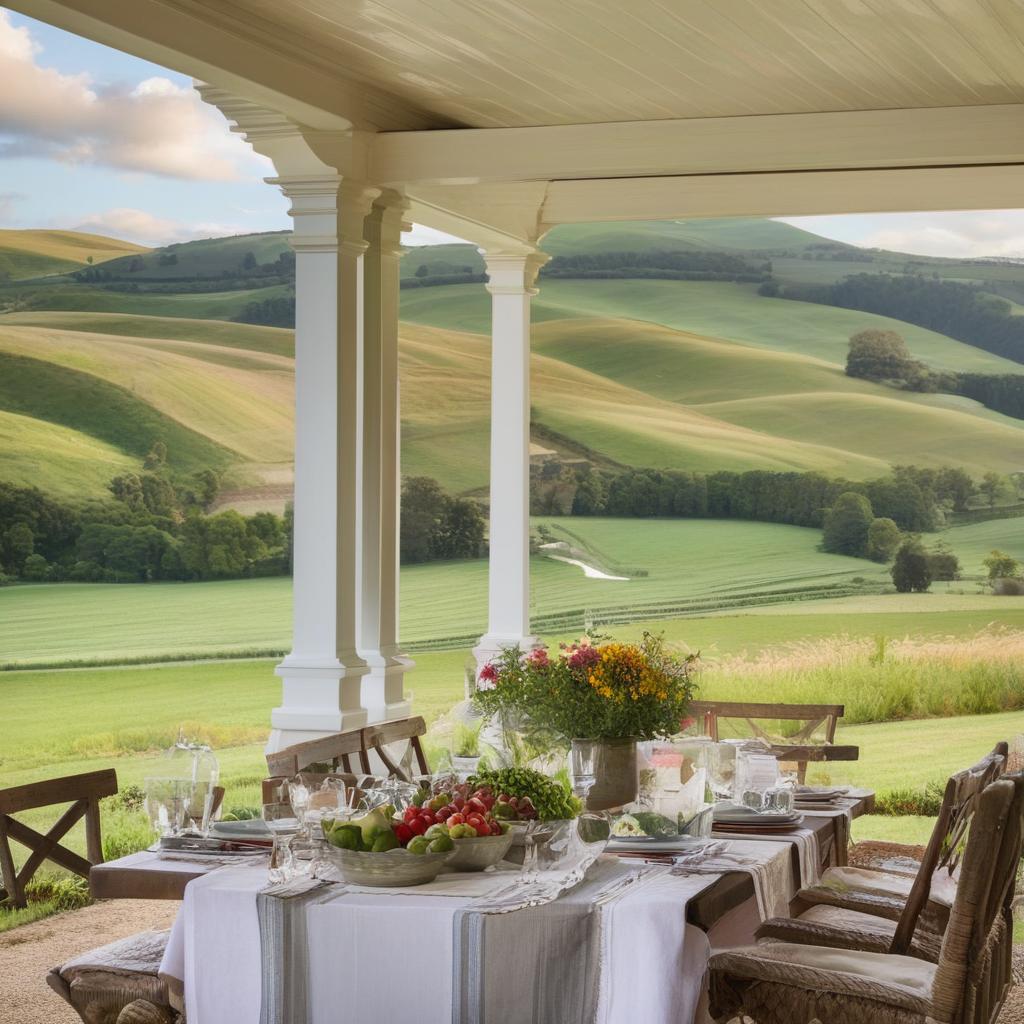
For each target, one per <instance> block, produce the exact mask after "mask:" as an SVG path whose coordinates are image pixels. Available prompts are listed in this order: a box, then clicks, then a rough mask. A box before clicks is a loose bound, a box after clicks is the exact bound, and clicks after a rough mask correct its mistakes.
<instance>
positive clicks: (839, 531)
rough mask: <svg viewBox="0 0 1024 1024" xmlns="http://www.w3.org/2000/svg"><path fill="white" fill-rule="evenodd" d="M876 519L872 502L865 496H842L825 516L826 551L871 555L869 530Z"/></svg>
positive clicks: (824, 545) (824, 542)
mask: <svg viewBox="0 0 1024 1024" xmlns="http://www.w3.org/2000/svg"><path fill="white" fill-rule="evenodd" d="M874 518H875V517H874V514H873V513H872V511H871V502H870V501H868V499H867V498H865V497H864V495H863V494H857V493H856V492H855V491H846V492H844V493H843V494H840V495H839V497H838V498H836V503H835V504H834V505H833V506H832V508H830V509H829V510H828V512H826V513H825V533H824V537H823V547H824V548H825V550H826V551H831V552H833V553H834V554H838V555H853V556H854V557H855V558H860V557H862V556H863V555H864V553H865V552H866V551H867V546H868V530H870V529H871V522H872V520H873V519H874Z"/></svg>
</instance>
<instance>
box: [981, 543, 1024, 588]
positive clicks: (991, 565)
mask: <svg viewBox="0 0 1024 1024" xmlns="http://www.w3.org/2000/svg"><path fill="white" fill-rule="evenodd" d="M982 565H984V566H985V568H986V569H988V578H989V579H990V580H1002V579H1013V577H1014V576H1019V575H1020V562H1018V561H1017V559H1016V558H1014V557H1013V556H1012V555H1008V554H1007V553H1006V552H1005V551H1000V550H999V549H998V548H993V549H992V551H990V552H989V555H988V558H986V559H985V560H984V562H982Z"/></svg>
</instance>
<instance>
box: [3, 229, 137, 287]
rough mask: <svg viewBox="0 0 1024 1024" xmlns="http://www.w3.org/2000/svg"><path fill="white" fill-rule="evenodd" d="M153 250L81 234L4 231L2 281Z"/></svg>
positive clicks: (65, 269) (60, 271) (68, 269)
mask: <svg viewBox="0 0 1024 1024" xmlns="http://www.w3.org/2000/svg"><path fill="white" fill-rule="evenodd" d="M148 251H149V250H148V249H146V248H145V246H142V245H135V243H134V242H124V241H122V240H121V239H119V238H107V237H106V236H104V235H90V234H85V233H84V232H80V231H42V230H31V231H16V230H12V229H9V228H4V229H0V281H2V280H4V279H5V278H8V279H10V280H12V281H17V280H21V279H23V278H30V277H40V276H42V275H44V274H66V273H68V272H69V271H72V270H80V269H81V268H82V267H85V266H88V265H89V264H90V263H105V262H107V261H108V260H113V259H116V258H117V257H119V256H124V255H125V254H126V253H145V252H148Z"/></svg>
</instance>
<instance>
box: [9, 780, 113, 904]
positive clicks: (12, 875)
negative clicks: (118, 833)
mask: <svg viewBox="0 0 1024 1024" xmlns="http://www.w3.org/2000/svg"><path fill="white" fill-rule="evenodd" d="M116 792H117V772H115V771H114V769H113V768H107V769H104V770H103V771H98V772H86V773H85V774H83V775H67V776H64V777H63V778H60V779H48V780H47V781H46V782H30V783H28V784H27V785H24V786H13V787H12V788H10V789H0V879H2V881H3V889H2V890H0V903H4V902H6V903H7V904H8V905H10V906H14V907H24V906H26V898H25V889H26V887H27V886H28V883H29V882H30V881H31V879H32V876H33V875H34V874H35V873H36V871H37V870H38V869H39V867H40V865H42V863H43V862H44V861H47V860H51V861H53V862H54V863H55V864H59V865H60V866H61V867H63V868H67V869H68V870H69V871H73V872H74V873H75V874H76V875H81V876H82V877H83V878H86V879H87V878H88V877H89V870H90V868H92V866H93V865H94V864H100V863H102V862H103V844H102V842H101V840H100V800H102V799H103V797H105V796H113V795H114V794H115V793H116ZM66 803H70V804H71V806H70V807H69V808H68V809H67V810H66V811H65V812H64V813H63V814H62V815H61V816H60V817H59V818H58V819H57V821H56V823H55V824H54V825H53V826H52V827H51V828H50V830H49V831H48V832H47V833H46V834H45V835H43V834H42V833H41V832H37V831H36V830H35V829H33V828H29V826H28V825H26V824H24V822H20V821H18V820H17V819H16V818H15V817H14V815H15V814H19V813H21V812H23V811H30V810H34V809H36V808H39V807H50V806H59V805H60V804H66ZM82 818H84V819H85V849H86V856H85V857H82V856H80V855H79V854H77V853H75V852H74V851H73V850H69V849H68V848H67V847H66V846H64V845H62V843H61V840H62V839H63V838H64V837H65V836H66V835H67V834H68V832H69V831H70V830H71V828H72V826H73V825H75V824H76V823H77V822H78V821H79V820H80V819H82ZM12 839H13V840H14V841H15V842H17V843H20V844H21V845H22V846H25V847H27V848H28V849H29V850H31V851H32V852H31V853H30V855H29V858H28V860H26V861H25V863H24V864H23V865H22V868H21V870H20V871H17V870H16V869H15V866H14V854H13V852H12V850H11V840H12Z"/></svg>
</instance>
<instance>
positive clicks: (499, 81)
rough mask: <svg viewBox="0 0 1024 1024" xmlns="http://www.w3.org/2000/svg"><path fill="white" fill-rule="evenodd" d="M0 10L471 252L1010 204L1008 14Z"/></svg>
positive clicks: (78, 3)
mask: <svg viewBox="0 0 1024 1024" xmlns="http://www.w3.org/2000/svg"><path fill="white" fill-rule="evenodd" d="M7 3H8V4H9V6H12V7H14V8H15V9H18V10H21V11H23V12H24V13H26V14H29V15H33V16H35V17H39V18H42V19H43V20H47V21H50V22H52V23H54V24H57V25H60V26H62V27H65V28H68V29H70V30H71V31H74V32H78V33H80V34H82V35H86V36H90V37H92V38H95V39H98V40H100V41H102V42H107V43H109V44H111V45H114V46H119V47H121V48H122V49H126V50H129V51H130V52H134V53H137V54H139V55H140V56H144V57H148V58H150V59H152V60H155V61H158V62H162V63H164V64H166V65H168V66H170V67H174V68H176V69H178V70H181V71H185V72H187V73H191V74H193V75H195V76H196V77H198V78H202V79H205V80H206V81H209V82H211V83H213V84H214V85H216V86H218V87H220V88H221V89H224V90H229V91H231V92H233V93H235V94H236V95H238V96H241V97H244V98H246V99H248V100H250V101H252V102H254V103H257V104H262V105H263V106H265V107H267V108H269V109H272V110H276V111H279V112H280V113H282V114H284V115H286V116H287V117H289V118H290V119H292V120H293V121H295V122H297V123H299V124H304V125H309V126H311V127H313V128H315V129H320V130H324V129H326V130H340V129H345V128H346V127H348V126H355V127H356V128H357V129H361V130H365V131H366V132H368V133H369V135H368V141H367V143H366V146H365V150H364V152H365V163H364V164H363V165H362V166H363V170H364V171H365V172H366V176H367V178H368V180H371V181H373V182H375V183H377V184H383V185H388V186H391V187H398V188H403V189H404V190H405V191H406V193H407V194H408V195H409V196H410V198H411V199H413V200H414V206H413V212H414V215H416V216H418V217H420V218H422V220H423V222H424V223H432V224H434V225H435V226H437V227H444V228H445V229H447V230H452V231H454V232H455V233H459V230H458V225H459V222H460V221H461V222H464V224H465V226H466V230H465V231H463V234H464V236H465V237H470V238H474V239H475V238H477V237H478V235H474V234H471V233H469V232H470V231H472V229H473V225H484V226H490V227H493V228H497V229H498V230H499V232H500V233H502V234H505V235H509V236H512V237H515V238H519V239H523V240H524V241H527V242H532V241H535V240H536V238H537V237H538V236H539V235H540V234H541V233H542V232H543V230H544V228H545V227H546V226H548V225H551V224H554V223H559V222H563V221H578V220H610V219H640V218H648V219H656V218H665V217H680V216H728V215H730V214H751V213H758V214H765V215H779V214H799V213H818V212H824V211H832V212H843V211H861V210H885V209H893V208H898V209H908V208H917V209H959V208H972V207H978V206H988V207H997V206H1020V205H1022V204H1021V194H1022V193H1024V188H1022V186H1024V174H1021V170H1020V169H1021V167H1022V166H1024V5H1022V4H1021V3H1020V2H1018V0H770V2H766V0H715V2H708V0H631V2H630V3H628V4H626V3H620V2H617V0H558V2H554V3H553V2H551V0H358V2H356V0H288V2H287V3H282V2H281V0H131V2H130V3H126V2H125V0H7ZM439 129H441V130H440V131H439ZM444 129H447V130H444ZM378 133H379V134H378ZM502 183H519V184H517V185H515V186H514V187H512V188H509V187H505V188H502V187H501V185H502ZM480 237H482V236H480Z"/></svg>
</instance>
